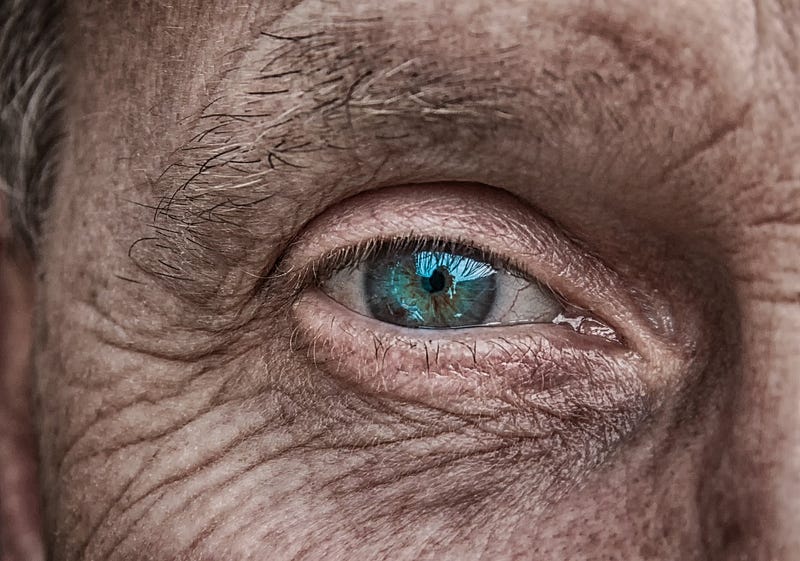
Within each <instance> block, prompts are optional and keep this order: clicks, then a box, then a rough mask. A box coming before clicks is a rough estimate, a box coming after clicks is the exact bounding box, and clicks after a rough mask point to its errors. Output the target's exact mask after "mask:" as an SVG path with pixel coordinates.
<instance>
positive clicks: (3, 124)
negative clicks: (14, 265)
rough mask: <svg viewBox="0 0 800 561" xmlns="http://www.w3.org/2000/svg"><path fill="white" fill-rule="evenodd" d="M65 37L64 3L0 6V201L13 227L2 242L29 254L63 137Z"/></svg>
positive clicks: (2, 0)
mask: <svg viewBox="0 0 800 561" xmlns="http://www.w3.org/2000/svg"><path fill="white" fill-rule="evenodd" d="M61 32H62V4H61V2H60V1H55V0H0V197H3V198H4V199H5V205H4V206H5V211H6V212H7V213H8V216H7V218H8V221H9V223H10V225H11V231H10V232H0V236H6V235H9V234H10V235H11V236H12V239H14V240H15V241H16V242H19V243H20V244H21V245H23V246H25V247H27V249H28V250H29V251H30V252H31V253H34V252H35V248H36V240H37V237H38V234H39V231H40V229H41V220H42V214H43V212H44V210H45V208H46V206H47V202H48V200H49V198H50V192H51V191H52V184H53V182H54V178H55V170H56V165H57V158H56V148H57V144H58V140H59V138H60V136H61V123H60V118H59V116H60V103H61V97H62V96H61V60H60V59H61V53H62V48H61V47H62V40H61ZM0 208H2V207H0ZM2 223H3V220H2V217H0V224H2Z"/></svg>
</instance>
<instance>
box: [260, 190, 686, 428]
mask: <svg viewBox="0 0 800 561" xmlns="http://www.w3.org/2000/svg"><path fill="white" fill-rule="evenodd" d="M430 236H436V238H437V239H451V240H454V241H455V242H458V243H462V244H466V243H469V245H470V246H472V247H474V248H475V249H476V250H477V251H487V252H490V253H492V254H496V255H503V256H505V257H506V258H507V261H508V263H509V265H510V266H511V267H513V269H515V270H517V271H518V272H520V273H524V274H525V275H527V276H529V277H531V278H532V279H535V280H537V281H538V282H540V283H542V284H544V285H546V286H548V287H550V288H551V289H552V290H553V291H554V292H555V293H556V294H558V295H559V296H561V297H562V298H563V299H565V300H566V301H567V302H569V303H571V304H572V305H574V306H576V307H578V308H580V309H582V310H586V311H588V314H587V315H588V316H590V318H589V319H591V318H592V317H596V318H597V319H598V320H599V322H600V324H607V325H608V326H610V327H611V328H613V329H614V330H616V332H617V334H618V335H619V337H605V336H603V335H596V334H592V331H591V330H590V331H588V333H589V334H588V335H587V334H586V333H587V332H584V331H580V330H577V329H570V328H566V327H565V326H562V325H554V324H537V323H530V324H511V325H506V326H491V327H468V328H464V329H441V330H431V329H415V328H409V327H402V326H398V325H392V324H388V323H385V322H383V321H378V320H376V319H372V318H370V317H366V316H364V315H361V314H358V313H355V312H353V311H350V310H348V309H347V308H345V307H344V306H342V305H341V304H339V303H337V302H335V301H334V300H333V299H331V298H330V297H329V296H328V295H326V294H325V293H324V292H323V291H322V290H321V289H320V287H319V283H318V282H317V281H318V278H317V276H316V274H315V273H318V272H320V271H324V270H325V269H326V261H325V260H326V259H327V258H329V257H330V256H331V255H332V254H333V253H335V252H336V251H340V250H343V249H346V248H352V247H355V246H358V244H365V243H369V241H370V240H376V239H377V240H380V239H392V238H400V237H405V238H416V239H424V238H425V237H430ZM274 273H275V276H276V277H283V278H285V279H288V282H289V283H290V284H292V285H293V286H295V288H296V291H295V295H296V296H295V299H294V302H293V304H292V307H291V321H292V323H293V326H294V327H293V330H292V336H291V339H290V341H289V345H290V348H291V349H292V351H293V352H295V353H296V354H301V355H302V354H305V356H306V358H307V359H308V360H309V361H310V362H311V363H312V365H313V366H314V368H316V369H317V370H318V371H320V372H325V373H327V374H328V375H329V376H330V377H331V378H332V379H333V380H336V381H337V382H338V383H340V384H342V385H343V386H344V387H349V388H354V389H357V391H358V392H359V394H369V395H374V396H376V397H379V398H393V399H400V400H402V401H406V402H415V403H422V404H426V405H428V406H431V407H433V408H435V409H440V410H448V411H451V412H454V413H459V414H464V415H468V416H469V415H489V416H492V415H494V414H496V413H498V412H499V411H508V410H509V409H508V408H509V407H510V408H511V410H514V411H517V413H520V414H521V415H522V417H523V418H525V419H526V420H525V421H524V422H525V423H529V424H530V425H531V432H529V433H526V434H527V435H528V436H531V435H534V436H535V434H536V430H538V429H536V427H537V426H538V423H540V422H544V421H541V419H540V420H539V421H537V420H536V419H537V418H538V417H539V416H540V414H541V413H542V412H545V413H546V414H547V415H549V416H553V415H555V416H556V417H558V418H559V419H561V420H562V421H563V420H564V419H572V418H573V417H574V419H576V421H575V422H576V423H577V424H585V423H586V422H589V421H587V419H589V418H596V419H602V418H606V421H599V420H598V421H596V422H608V423H610V424H615V423H616V421H612V420H611V417H614V418H618V419H629V420H630V419H632V418H633V417H637V418H638V416H639V415H647V414H649V413H648V411H651V410H652V409H653V408H654V407H657V406H658V404H659V403H662V402H663V400H664V398H665V396H666V395H667V391H668V389H669V387H670V386H673V387H674V385H675V384H676V383H678V382H676V381H679V380H680V373H681V371H680V369H681V368H682V366H683V364H684V363H683V359H682V356H681V355H680V352H681V351H680V350H675V346H674V345H673V346H672V347H671V346H670V345H669V344H666V343H665V340H664V338H663V336H662V335H661V334H659V333H657V332H654V331H653V329H652V328H651V325H652V322H651V319H652V318H649V317H648V316H647V311H648V310H656V311H659V310H660V311H663V310H669V307H668V306H666V305H664V302H663V301H661V300H660V299H661V298H662V297H661V295H660V294H659V293H658V291H655V290H653V291H652V298H653V300H646V301H644V303H643V302H642V294H648V295H649V294H650V293H647V292H643V291H642V290H641V285H640V284H637V283H636V282H634V281H632V280H629V279H627V278H623V277H622V276H621V275H620V274H619V273H617V272H616V271H615V270H613V269H611V268H610V267H608V266H607V265H606V264H605V263H603V262H602V261H601V260H600V259H599V258H597V257H596V256H594V255H592V254H591V253H590V252H587V251H586V250H585V249H583V248H582V247H581V246H579V245H578V244H577V243H576V242H574V241H573V240H571V239H570V238H569V237H568V235H567V234H566V233H565V232H564V231H562V230H561V229H559V228H558V226H556V225H555V224H553V223H552V222H551V221H550V220H548V219H547V218H545V217H543V216H542V215H541V214H539V213H537V212H536V211H535V210H533V209H532V208H530V207H528V206H527V205H525V204H524V203H522V202H521V201H520V200H519V199H517V198H515V197H514V196H512V195H510V194H508V193H506V192H504V191H501V190H499V189H494V188H490V187H486V186H481V185H474V184H456V183H434V184H425V185H409V186H401V187H391V188H385V189H382V190H379V191H373V192H369V193H366V194H362V195H359V196H357V197H354V198H352V199H349V200H345V201H343V202H342V203H340V204H338V205H337V206H335V207H332V208H330V209H328V210H327V211H326V212H324V213H322V214H321V215H320V216H318V217H317V218H316V219H315V220H313V221H312V222H311V223H310V224H308V225H307V227H306V228H305V230H304V231H303V232H302V233H301V235H300V236H298V237H297V238H296V239H295V241H294V242H293V244H292V246H291V247H290V248H289V249H288V250H287V252H286V254H285V257H284V258H283V259H282V260H281V262H280V263H279V265H278V267H276V269H275V271H274ZM643 305H644V308H643V307H642V306H643ZM554 323H555V322H554ZM588 411H593V413H592V414H591V415H589V416H588V417H586V416H585V415H584V413H585V412H588ZM612 411H614V412H616V413H614V414H613V415H612V413H611V412H612ZM617 413H619V416H617V417H615V415H617ZM514 415H516V413H515V414H514ZM515 418H516V417H515ZM580 419H584V420H583V421H580ZM516 422H517V421H514V423H516ZM559 422H560V421H559ZM594 422H595V421H592V422H591V423H594ZM620 422H623V421H620ZM591 423H589V424H591ZM624 423H625V424H626V425H625V426H626V427H627V428H625V429H623V428H620V429H619V430H620V431H622V432H625V431H627V430H629V429H630V428H631V427H632V426H633V425H631V424H628V421H624Z"/></svg>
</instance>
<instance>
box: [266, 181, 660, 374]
mask: <svg viewBox="0 0 800 561" xmlns="http://www.w3.org/2000/svg"><path fill="white" fill-rule="evenodd" d="M428 231H429V232H432V233H435V236H434V237H436V238H440V239H445V238H447V239H450V240H454V243H459V242H458V241H456V240H467V239H468V240H469V244H470V246H472V247H476V248H480V249H479V251H490V252H493V253H499V252H500V251H502V252H503V254H504V258H505V259H506V260H508V261H509V262H510V263H511V264H512V265H514V268H515V269H516V270H519V271H521V272H523V273H525V274H526V275H527V276H530V277H532V278H534V279H536V280H537V281H538V282H540V283H541V284H542V285H543V286H546V287H549V288H550V289H551V290H552V291H553V292H554V293H556V294H559V295H561V296H562V298H564V299H566V300H567V301H568V302H569V303H570V304H571V305H572V306H574V307H576V308H579V309H581V310H586V311H588V312H589V313H590V314H591V315H594V316H595V317H597V318H598V319H599V320H601V321H602V322H603V323H606V324H607V325H609V326H610V327H611V328H613V329H614V330H615V331H617V332H618V333H619V334H620V336H621V339H622V340H624V341H625V342H626V343H628V344H630V345H631V346H632V348H634V349H636V351H637V352H638V353H640V354H642V355H643V356H646V357H650V358H653V359H655V358H656V357H657V356H658V355H659V354H661V353H662V352H663V348H662V347H663V345H662V341H661V339H660V335H659V334H656V333H654V332H653V331H652V330H651V329H650V325H651V324H650V322H649V320H648V319H647V317H646V314H647V313H648V311H647V310H645V309H643V308H642V306H641V303H640V301H639V300H637V299H635V298H634V297H633V295H632V294H631V293H630V285H629V283H628V282H627V281H626V280H625V279H623V278H621V277H620V275H619V274H618V273H617V272H616V271H615V270H613V269H611V268H610V267H608V266H607V265H606V264H605V263H603V262H602V260H601V259H599V258H598V257H597V256H595V255H593V254H592V253H591V252H589V251H587V250H585V249H584V248H583V247H582V246H579V245H577V242H575V241H574V240H573V239H572V238H570V236H569V235H568V233H566V232H564V231H562V230H560V228H559V227H558V226H556V225H555V224H553V223H552V222H551V221H550V220H549V219H547V218H546V217H544V216H542V215H541V214H540V213H538V212H537V211H536V210H534V209H532V208H531V207H529V206H528V205H526V204H525V203H523V202H521V201H520V200H519V199H517V198H516V197H514V196H513V195H511V194H509V193H507V192H505V191H503V190H500V189H497V188H494V187H489V186H486V185H476V184H465V183H444V182H442V183H427V184H419V185H405V186H395V187H386V188H383V189H380V190H375V191H371V192H368V193H363V194H360V195H357V196H355V197H353V198H351V199H347V200H345V201H343V202H341V203H339V204H337V205H335V206H334V207H331V208H329V209H327V210H326V211H324V212H323V213H321V214H320V215H318V216H317V217H316V218H315V219H314V220H312V221H311V222H310V223H309V224H308V225H307V226H306V229H305V230H304V231H303V232H302V233H301V234H300V236H298V237H297V238H296V239H295V240H294V241H293V242H292V244H291V245H290V247H289V249H288V251H287V253H286V254H285V255H284V257H283V259H281V261H280V262H279V263H278V264H276V266H275V268H273V272H272V274H273V275H274V276H276V277H283V278H284V280H286V281H287V283H290V284H293V285H294V289H295V293H294V294H295V297H297V296H298V295H299V294H300V292H302V290H303V288H304V286H305V285H303V284H301V283H302V281H304V280H307V279H303V277H302V272H303V270H304V268H305V267H306V266H308V265H309V264H314V263H317V267H320V272H324V266H323V265H322V262H321V259H323V258H324V257H325V256H326V255H330V254H332V253H335V252H336V251H337V250H340V251H341V250H345V251H346V248H348V247H356V246H358V245H359V244H366V245H369V242H370V240H372V241H373V242H374V240H380V239H387V238H398V237H414V236H416V237H417V238H420V237H422V233H423V232H428ZM428 237H431V236H428ZM461 243H463V242H461ZM312 268H313V267H312ZM648 297H652V298H653V299H659V298H661V297H662V295H661V294H659V293H655V292H654V293H653V294H651V295H649V296H648ZM650 309H662V308H661V307H659V306H653V307H650Z"/></svg>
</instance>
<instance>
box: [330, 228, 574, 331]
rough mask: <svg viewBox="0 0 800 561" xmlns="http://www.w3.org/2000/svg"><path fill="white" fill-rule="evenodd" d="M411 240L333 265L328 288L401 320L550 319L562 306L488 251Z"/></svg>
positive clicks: (363, 308) (436, 324)
mask: <svg viewBox="0 0 800 561" xmlns="http://www.w3.org/2000/svg"><path fill="white" fill-rule="evenodd" d="M413 244H414V245H413V246H412V245H411V243H399V244H398V243H397V242H394V243H392V244H391V245H390V246H387V247H383V248H378V249H373V251H371V252H370V255H369V256H365V257H362V258H361V260H360V261H359V262H356V263H355V264H354V265H353V266H350V267H343V268H341V269H340V270H338V271H335V272H334V273H333V274H332V275H331V277H330V278H329V279H327V280H326V281H325V282H323V283H322V289H323V291H325V292H326V293H327V294H328V295H329V296H331V298H333V299H334V300H336V301H338V302H339V303H340V304H342V305H344V306H346V307H348V308H350V309H352V310H354V311H356V312H359V313H361V314H363V315H367V316H370V317H372V318H374V319H378V320H380V321H383V322H386V323H392V324H396V325H401V326H404V327H417V328H438V329H443V328H457V327H473V326H485V325H508V324H514V323H534V322H550V321H552V320H554V319H555V318H556V317H557V316H558V315H559V314H560V313H561V312H562V311H563V309H562V307H561V305H560V304H559V302H558V300H557V299H556V297H555V296H554V295H553V294H552V293H551V292H550V291H549V290H548V289H546V288H545V287H543V286H542V285H540V284H539V283H538V282H536V281H535V280H531V279H525V278H524V277H522V276H521V275H519V274H517V273H515V272H511V271H509V270H507V269H506V268H504V267H503V266H502V265H495V264H493V263H491V262H489V261H490V260H491V257H490V256H481V255H477V254H476V252H475V251H474V250H470V249H469V248H462V249H459V248H454V247H447V248H440V247H436V246H437V244H436V243H435V242H420V241H419V240H414V241H413ZM426 244H427V246H426ZM438 245H439V246H440V245H441V244H438ZM470 253H471V254H470Z"/></svg>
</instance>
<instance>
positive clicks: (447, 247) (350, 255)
mask: <svg viewBox="0 0 800 561" xmlns="http://www.w3.org/2000/svg"><path fill="white" fill-rule="evenodd" d="M418 251H441V252H447V253H454V254H458V255H464V256H466V257H470V258H472V259H475V260H478V261H482V262H484V263H487V264H488V265H490V266H491V267H493V268H495V269H503V270H505V271H506V272H508V273H509V274H512V275H515V276H519V277H523V278H530V277H532V275H530V274H527V273H524V272H523V271H522V267H521V266H520V265H518V264H516V263H514V262H513V260H511V259H508V258H507V257H505V256H503V255H501V254H499V253H496V252H494V251H491V250H489V249H485V248H478V247H475V246H474V245H473V244H471V243H469V242H467V241H464V240H452V239H445V238H437V237H431V236H413V235H411V236H395V237H391V238H377V239H370V240H366V241H363V242H361V243H358V244H356V245H352V246H349V247H345V248H341V249H336V250H333V251H331V252H329V253H327V254H325V255H323V256H322V257H320V258H319V259H318V260H317V261H315V262H314V263H312V264H310V265H309V266H308V267H307V270H306V271H304V272H301V273H300V275H299V279H300V283H301V284H313V285H315V286H319V285H320V284H322V283H324V282H325V281H326V280H328V279H329V278H330V277H331V276H332V275H333V274H334V273H336V272H339V271H342V270H347V269H355V268H357V267H358V266H359V265H361V264H363V263H364V262H366V261H369V260H370V259H372V258H374V257H378V256H380V255H386V254H391V253H395V252H396V253H414V252H418ZM531 280H536V281H537V282H540V281H538V279H536V278H535V277H534V278H532V279H531ZM304 281H305V282H304ZM543 286H545V285H543ZM547 288H548V289H549V290H550V291H551V292H553V294H554V295H556V297H557V298H559V299H560V300H563V298H561V296H560V295H558V294H557V293H556V292H555V291H553V290H552V289H550V287H547Z"/></svg>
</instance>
